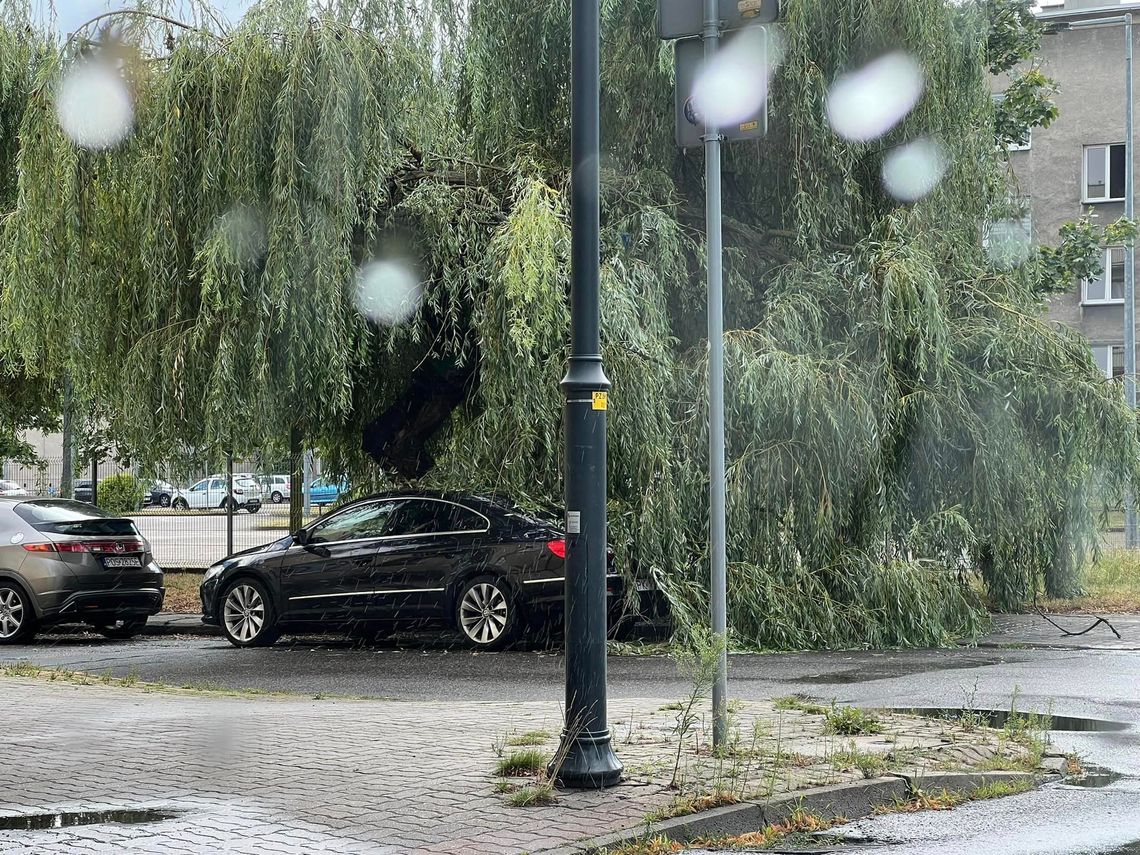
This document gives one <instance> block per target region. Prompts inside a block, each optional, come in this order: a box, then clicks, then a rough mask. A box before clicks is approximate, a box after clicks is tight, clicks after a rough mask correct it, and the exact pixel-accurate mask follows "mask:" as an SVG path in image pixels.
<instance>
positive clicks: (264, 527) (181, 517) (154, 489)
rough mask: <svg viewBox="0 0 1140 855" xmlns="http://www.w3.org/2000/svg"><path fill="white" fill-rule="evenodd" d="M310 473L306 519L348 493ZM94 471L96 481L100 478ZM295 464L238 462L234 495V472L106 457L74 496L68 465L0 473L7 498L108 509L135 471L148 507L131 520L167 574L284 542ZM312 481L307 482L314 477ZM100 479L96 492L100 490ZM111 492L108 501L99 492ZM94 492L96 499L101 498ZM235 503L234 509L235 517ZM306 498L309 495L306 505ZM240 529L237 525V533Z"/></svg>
mask: <svg viewBox="0 0 1140 855" xmlns="http://www.w3.org/2000/svg"><path fill="white" fill-rule="evenodd" d="M304 469H306V470H308V471H307V472H306V477H305V478H303V479H302V481H303V482H304V483H306V484H308V485H309V487H308V490H307V491H306V492H307V493H308V499H309V502H308V507H307V509H306V512H305V518H306V519H308V518H312V517H316V516H319V515H321V514H323V513H325V512H326V511H327V509H328V507H329V505H331V504H332V503H333V502H335V501H336V500H337V499H338V498H339V495H340V493H341V492H342V489H341V488H342V485H332V484H327V483H325V482H324V481H323V479H322V478H321V476H320V467H319V461H316V462H311V463H310V464H309V465H308V466H305V467H304ZM93 470H94V474H95V478H94V479H93V478H92V475H93ZM289 471H290V466H289V465H288V463H285V464H284V465H272V466H271V465H265V464H263V463H255V462H252V461H248V460H242V461H239V460H235V461H234V464H233V472H234V492H233V493H232V494H230V493H229V492H228V490H227V479H226V468H225V466H224V465H223V466H222V467H221V468H220V470H219V469H217V468H215V469H204V468H203V469H199V470H198V471H186V470H185V469H183V470H181V471H175V470H174V469H173V468H172V467H166V468H163V469H160V470H158V472H157V473H156V472H155V471H154V470H150V471H140V470H139V468H138V467H122V466H120V465H118V464H116V463H115V462H114V461H111V460H105V461H101V462H99V463H98V465H97V466H96V467H92V465H90V464H88V465H87V466H85V467H82V468H79V467H77V468H76V469H75V471H74V475H73V481H72V485H73V490H72V492H73V495H72V496H63V493H62V491H61V484H62V476H63V461H62V460H61V459H48V460H45V461H43V463H42V464H41V465H39V466H24V465H21V464H18V463H14V462H12V461H8V462H6V463H4V464H3V467H2V469H0V480H2V481H3V482H5V483H3V484H0V493H7V494H9V495H21V494H23V495H28V496H32V497H44V498H48V497H50V498H75V499H77V500H79V501H85V502H91V501H93V500H94V501H96V503H97V504H100V505H105V504H106V499H107V498H108V496H107V493H108V491H109V490H110V489H111V488H110V486H109V485H108V482H107V479H108V478H110V477H112V476H115V475H119V474H123V473H127V474H130V475H133V476H134V477H135V478H137V479H138V481H139V482H140V483H141V485H142V487H143V489H144V490H145V494H144V497H143V500H142V502H141V503H140V505H139V506H138V507H137V508H136V509H135V510H133V511H129V512H127V513H125V514H124V516H129V517H130V518H132V519H133V520H134V521H135V524H136V525H137V526H138V529H139V531H140V532H141V533H142V534H143V536H144V537H146V539H147V540H148V541H149V542H150V544H151V547H152V549H153V551H154V556H155V560H156V561H158V563H159V564H160V565H161V566H162V567H163V568H165V569H168V570H175V569H180V568H188V569H196V568H205V567H208V566H210V565H211V564H213V563H214V562H216V561H218V560H220V559H222V558H225V557H226V555H227V554H228V552H229V544H231V543H232V548H233V551H234V552H240V551H241V550H243V549H249V548H251V547H254V546H259V545H261V544H263V543H268V542H270V541H273V540H276V539H278V538H280V537H283V536H284V535H285V534H287V533H288V532H289V498H290V484H289ZM306 479H307V480H306ZM93 480H94V483H95V489H94V490H92V482H93ZM100 487H102V488H103V491H104V493H103V495H102V496H100V495H99V494H98V493H99V488H100ZM93 494H94V495H93ZM231 499H232V501H233V503H234V511H233V513H232V514H230V513H227V509H226V503H227V502H228V501H230V500H231ZM304 499H305V496H304V495H303V496H302V503H304ZM231 527H232V528H231Z"/></svg>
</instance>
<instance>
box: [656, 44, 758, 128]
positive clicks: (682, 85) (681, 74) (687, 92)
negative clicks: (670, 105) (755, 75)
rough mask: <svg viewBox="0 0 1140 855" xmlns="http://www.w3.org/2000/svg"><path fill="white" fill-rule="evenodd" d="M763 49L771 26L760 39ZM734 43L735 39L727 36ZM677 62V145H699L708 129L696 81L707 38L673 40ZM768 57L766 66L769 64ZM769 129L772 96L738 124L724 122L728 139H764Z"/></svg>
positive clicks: (675, 101) (675, 93)
mask: <svg viewBox="0 0 1140 855" xmlns="http://www.w3.org/2000/svg"><path fill="white" fill-rule="evenodd" d="M760 41H761V44H762V45H763V49H764V51H765V52H766V51H767V50H768V38H767V30H766V29H765V30H764V38H763V39H761V40H760ZM726 42H728V43H731V39H726ZM673 49H674V51H675V58H676V63H677V73H676V78H677V85H676V88H675V90H674V95H673V100H674V105H675V111H674V112H675V113H676V120H675V125H676V138H677V145H678V146H680V147H681V148H696V147H698V146H700V145H701V144H702V141H701V138H702V137H703V136H704V133H705V117H704V116H702V115H701V114H700V111H699V110H698V109H697V108H696V107H695V106H694V104H693V83H694V82H695V81H696V79H697V74H698V73H699V72H700V70H701V67H702V66H703V65H704V62H705V49H704V41H703V40H702V39H699V38H692V39H679V40H678V41H676V42H674V43H673ZM767 64H768V63H767V57H765V58H764V60H763V64H762V67H766V66H767ZM767 132H768V99H767V98H765V99H764V103H763V104H762V105H761V106H760V107H758V108H757V109H756V112H755V113H753V114H752V115H750V116H746V117H744V119H743V120H742V121H740V122H737V123H736V124H732V125H723V126H721V128H720V133H721V135H722V136H723V137H724V140H725V142H734V141H737V140H755V139H760V137H762V136H764V134H766V133H767Z"/></svg>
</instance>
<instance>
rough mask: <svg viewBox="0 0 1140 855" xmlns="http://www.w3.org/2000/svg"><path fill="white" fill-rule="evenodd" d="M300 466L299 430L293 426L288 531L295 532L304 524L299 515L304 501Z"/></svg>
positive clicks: (290, 444) (290, 437)
mask: <svg viewBox="0 0 1140 855" xmlns="http://www.w3.org/2000/svg"><path fill="white" fill-rule="evenodd" d="M301 466H302V461H301V429H300V428H299V427H297V426H296V425H294V426H293V427H291V428H290V429H289V531H297V530H298V529H299V528H300V527H301V526H302V525H303V524H304V522H303V519H302V515H301V505H302V503H303V502H304V499H305V497H304V496H303V495H302V491H303V489H304V478H303V477H302V474H301Z"/></svg>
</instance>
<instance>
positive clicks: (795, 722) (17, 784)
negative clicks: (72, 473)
mask: <svg viewBox="0 0 1140 855" xmlns="http://www.w3.org/2000/svg"><path fill="white" fill-rule="evenodd" d="M0 694H2V696H3V698H4V704H3V707H2V710H3V711H2V712H0V734H3V735H2V736H0V740H2V741H3V744H4V762H3V763H2V764H0V853H28V855H31V853H36V855H40V853H65V852H66V853H86V852H123V851H130V852H161V853H206V852H209V853H213V852H235V853H245V852H249V853H312V852H343V853H388V852H391V853H397V852H398V853H404V852H423V853H461V852H462V853H475V852H495V853H498V852H503V853H506V852H524V851H525V852H532V853H533V852H540V851H542V850H543V849H549V848H554V847H558V846H562V845H565V844H567V843H571V842H573V841H575V840H578V839H581V838H583V837H589V836H594V835H599V834H603V833H606V832H609V831H616V830H620V829H623V828H630V827H635V826H638V825H640V824H642V823H643V822H644V819H645V817H646V814H647V813H649V812H650V811H654V810H659V809H661V808H662V807H663V806H665V805H667V804H669V803H670V802H671V801H672V800H673V799H674V797H675V795H676V792H675V790H671V789H670V788H669V786H668V784H669V781H670V778H671V777H672V771H673V759H672V757H673V754H674V751H675V746H676V735H675V733H674V727H675V723H676V715H677V713H676V712H675V711H674V710H672V709H664V708H663V707H667V706H669V704H668V701H670V700H672V699H643V700H632V701H619V702H615V703H613V704H612V706H611V710H610V712H611V720H612V726H613V730H614V738H615V742H616V746H617V750H618V753H619V755H620V756H621V758H622V760H623V762H624V763H625V765H626V769H627V773H628V776H629V779H628V780H627V781H625V782H623V783H622V784H621V785H619V786H618V787H615V788H613V789H611V790H607V791H604V792H564V793H559V794H558V801H557V803H556V804H554V805H551V806H546V807H530V808H516V807H511V806H509V805H508V804H507V803H506V799H505V796H504V795H502V794H498V793H496V792H495V785H496V783H497V780H498V779H496V778H495V776H494V775H493V773H492V769H493V767H494V764H495V761H496V757H497V756H498V754H499V753H500V752H503V751H510V750H512V749H511V748H509V747H505V746H504V742H505V740H506V738H507V737H508V736H509V735H511V734H521V733H523V732H526V731H535V730H542V731H548V732H549V733H550V734H552V736H551V738H550V739H549V740H547V741H546V742H545V744H544V745H542V746H540V748H541V750H543V751H544V752H546V753H547V754H550V753H553V750H554V748H555V746H556V744H557V738H556V736H555V735H556V734H557V732H558V730H559V727H560V725H561V718H560V711H559V709H558V707H557V705H556V704H554V703H522V704H518V703H516V704H477V703H468V704H454V703H450V704H445V703H412V702H402V701H376V700H359V701H355V700H318V699H306V698H296V697H294V698H288V697H232V696H209V695H202V694H193V693H171V692H158V691H148V690H145V689H141V688H137V687H134V688H128V687H109V686H103V685H100V684H98V681H95V683H94V684H92V685H75V684H72V683H68V682H62V681H55V682H49V681H47V680H44V679H37V678H27V679H26V678H18V677H5V678H0ZM734 715H735V722H736V729H737V730H738V732H739V733H740V740H739V743H738V751H737V752H736V754H735V755H734V758H733V759H732V760H731V761H729V762H727V764H726V761H718V760H717V759H716V758H714V757H713V756H712V755H711V753H710V752H709V751H708V745H707V738H706V735H705V732H704V731H703V730H701V729H700V728H698V729H696V730H694V731H693V732H691V733H690V734H689V735H688V738H687V740H686V746H685V749H684V751H683V764H682V767H683V772H684V776H685V778H686V781H687V785H688V786H690V787H695V786H696V784H697V782H698V781H700V780H701V779H702V778H707V776H708V775H709V774H710V773H711V771H712V770H714V769H715V770H716V771H717V772H718V773H719V774H720V776H721V779H722V780H723V781H727V782H729V783H730V785H731V786H733V787H735V786H740V787H741V788H742V790H743V789H747V790H748V792H749V794H750V795H751V794H755V793H756V792H763V791H769V792H779V791H781V790H784V789H788V788H797V787H803V786H811V785H814V784H818V783H829V782H836V781H842V780H857V779H862V778H863V777H864V774H866V771H865V769H861V768H859V762H861V761H859V760H858V758H859V757H861V756H864V755H866V754H869V753H878V754H880V755H887V754H890V755H891V756H892V757H893V758H894V759H895V761H896V762H899V763H903V764H905V765H907V766H908V767H913V770H920V769H922V768H933V767H935V766H937V767H938V768H950V767H959V766H962V765H965V766H970V765H977V764H978V763H983V762H988V761H990V758H992V757H993V756H994V755H995V754H996V753H1001V752H1010V751H1013V750H1015V749H1013V748H1011V747H1010V746H1007V745H1003V744H1001V742H1000V740H999V739H998V738H997V736H996V734H994V733H993V732H982V731H974V732H971V733H969V734H966V733H963V732H962V731H961V730H960V729H958V728H955V727H951V726H949V725H947V724H945V723H942V722H932V721H929V720H925V719H917V718H913V717H903V716H900V717H894V716H892V717H889V718H887V719H885V720H884V725H885V727H884V732H883V733H880V734H876V735H867V736H860V737H856V738H847V737H838V736H830V737H827V736H822V735H821V729H822V722H823V717H822V716H820V715H817V714H816V715H813V714H810V713H805V712H803V711H801V710H776V709H775V708H774V707H773V705H772V704H771V703H749V704H746V705H741V706H740V707H739V708H737V709H736V710H735V712H734ZM845 757H846V758H848V759H847V760H845V759H844V758H845ZM122 808H136V809H138V808H160V809H169V810H170V811H176V812H181V813H180V814H179V815H178V816H176V817H175V818H172V819H167V820H165V821H161V822H155V823H144V824H135V825H128V824H97V825H80V826H72V827H64V828H53V829H44V830H37V831H26V830H2V829H3V827H4V824H5V823H4V819H5V818H6V817H8V818H11V817H15V816H22V815H28V814H42V813H55V812H61V811H97V810H110V809H122Z"/></svg>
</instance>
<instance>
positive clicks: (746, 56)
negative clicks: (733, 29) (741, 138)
mask: <svg viewBox="0 0 1140 855" xmlns="http://www.w3.org/2000/svg"><path fill="white" fill-rule="evenodd" d="M765 38H766V37H765V35H764V33H763V32H761V31H759V29H758V28H752V29H748V30H744V31H742V32H741V33H740V34H739V35H737V36H736V37H734V38H733V39H731V40H729V41H728V42H727V44H726V45H725V46H724V48H723V49H722V50H721V51H720V52H719V53H717V54H716V56H714V57H713V59H712V60H710V61H709V62H708V63H707V64H706V65H705V66H704V67H703V68H702V69H701V71H700V72H699V73H698V74H697V79H696V81H694V83H693V107H694V108H695V109H696V112H697V114H698V115H700V116H702V117H703V118H704V120H705V121H707V122H708V123H709V124H711V125H716V126H722V125H735V124H739V123H741V122H745V121H747V120H748V119H750V118H751V117H752V116H754V115H755V114H756V111H757V110H759V109H760V107H762V106H763V104H764V101H765V99H766V98H767V97H768V75H769V73H770V70H771V61H770V58H769V53H770V51H769V48H768V45H767V44H766V43H765Z"/></svg>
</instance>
